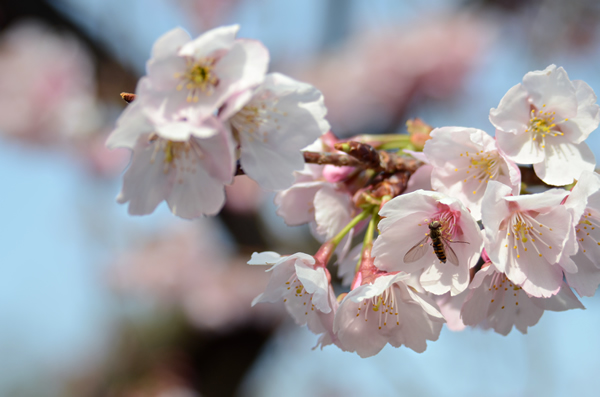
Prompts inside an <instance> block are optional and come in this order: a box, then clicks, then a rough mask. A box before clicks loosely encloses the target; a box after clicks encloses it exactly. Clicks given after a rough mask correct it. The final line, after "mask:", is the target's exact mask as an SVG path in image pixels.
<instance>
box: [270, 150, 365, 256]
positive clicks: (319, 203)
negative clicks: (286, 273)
mask: <svg viewBox="0 0 600 397" xmlns="http://www.w3.org/2000/svg"><path fill="white" fill-rule="evenodd" d="M309 149H310V150H314V151H322V150H324V144H323V142H322V141H321V140H320V139H319V140H317V141H316V142H314V143H313V144H312V145H310V146H309ZM327 169H328V167H326V166H322V165H316V164H306V165H305V166H304V168H303V169H302V170H301V171H295V172H294V175H295V178H296V181H295V183H294V184H293V185H292V186H291V187H290V188H289V189H286V190H283V191H280V192H278V193H277V195H276V196H275V205H276V206H277V207H278V208H277V215H279V216H281V217H282V218H283V219H284V221H285V223H286V225H288V226H297V225H303V224H305V223H308V224H309V225H310V230H311V233H312V234H313V235H314V236H315V238H316V239H317V240H319V241H320V242H325V241H328V240H330V239H331V238H333V237H334V236H335V235H336V234H338V233H339V232H340V231H341V230H342V229H343V228H344V226H346V225H347V224H348V223H349V222H350V221H351V220H352V217H353V216H355V215H356V214H357V213H358V212H359V210H358V209H357V208H356V206H355V205H354V203H353V201H352V192H351V191H350V190H349V188H348V186H346V185H345V184H344V183H342V182H331V181H330V180H328V179H327V178H326V177H333V179H334V180H337V175H331V174H329V175H328V174H327V172H326V171H327ZM353 233H354V232H353V231H350V233H349V234H348V235H347V236H346V237H345V238H344V239H343V240H342V242H341V244H340V245H339V246H338V247H337V250H336V252H337V255H338V261H341V260H343V258H344V257H345V255H346V253H347V252H348V250H349V249H350V243H351V241H352V236H353Z"/></svg>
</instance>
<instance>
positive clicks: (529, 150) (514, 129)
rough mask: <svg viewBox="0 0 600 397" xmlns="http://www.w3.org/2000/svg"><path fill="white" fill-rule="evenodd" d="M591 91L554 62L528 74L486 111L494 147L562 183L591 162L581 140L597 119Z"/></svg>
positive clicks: (599, 120)
mask: <svg viewBox="0 0 600 397" xmlns="http://www.w3.org/2000/svg"><path fill="white" fill-rule="evenodd" d="M596 99H597V98H596V94H594V91H593V90H592V88H591V87H590V86H589V85H588V84H587V83H585V82H583V81H581V80H574V81H571V80H569V76H568V75H567V72H565V70H564V69H563V68H562V67H560V68H557V67H556V65H550V66H548V67H547V68H546V69H545V70H537V71H534V72H529V73H527V74H526V75H525V77H523V82H522V83H520V84H517V85H515V86H514V87H512V88H511V89H510V90H508V92H507V93H506V95H505V96H504V98H502V100H501V101H500V104H499V105H498V108H495V109H492V110H491V111H490V121H491V122H492V124H493V125H494V126H495V127H496V129H497V130H496V138H497V140H498V146H499V147H500V148H501V149H502V150H503V151H504V152H505V153H506V155H507V156H508V157H509V158H510V159H512V160H513V161H515V162H517V163H521V164H534V166H533V168H534V170H535V173H536V174H537V175H538V176H539V177H540V179H542V180H543V181H544V182H546V183H548V184H550V185H567V184H569V183H571V182H573V179H575V178H577V177H578V176H579V174H580V173H581V171H582V170H587V171H592V170H593V169H594V167H595V164H596V160H595V158H594V155H593V153H592V151H591V150H590V148H589V147H588V146H587V144H585V143H584V142H583V141H584V140H585V139H586V138H587V137H588V135H589V134H590V133H591V132H592V131H594V130H595V129H596V128H597V127H598V124H599V123H600V107H599V106H598V105H597V104H596Z"/></svg>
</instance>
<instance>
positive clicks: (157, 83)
mask: <svg viewBox="0 0 600 397" xmlns="http://www.w3.org/2000/svg"><path fill="white" fill-rule="evenodd" d="M186 68H187V63H186V61H185V59H184V58H181V57H178V56H172V57H166V58H158V59H154V58H153V59H150V60H149V61H148V62H147V63H146V70H147V73H148V79H149V85H148V88H149V89H150V90H156V91H167V90H174V89H175V88H176V87H177V84H179V82H180V79H178V78H177V77H176V76H178V75H179V74H180V73H181V71H183V70H185V69H186ZM180 96H181V98H182V100H185V95H180ZM138 99H139V98H136V101H137V100H138ZM142 99H143V97H142Z"/></svg>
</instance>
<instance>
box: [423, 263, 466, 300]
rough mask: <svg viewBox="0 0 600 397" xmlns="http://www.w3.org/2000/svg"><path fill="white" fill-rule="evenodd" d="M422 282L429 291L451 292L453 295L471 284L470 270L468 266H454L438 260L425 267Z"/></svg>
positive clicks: (438, 292) (440, 293) (437, 293)
mask: <svg viewBox="0 0 600 397" xmlns="http://www.w3.org/2000/svg"><path fill="white" fill-rule="evenodd" d="M420 282H421V285H422V286H423V288H424V289H425V291H427V292H431V293H432V294H436V295H443V294H445V293H446V292H450V293H451V295H452V296H455V295H458V294H460V293H461V292H463V291H464V290H466V289H467V287H468V286H469V270H468V268H467V267H466V266H454V265H452V264H450V263H448V262H446V263H441V262H440V261H439V260H438V261H435V262H434V263H433V265H431V266H430V267H429V268H427V269H425V271H424V272H423V274H421V278H420Z"/></svg>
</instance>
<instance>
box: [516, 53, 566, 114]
mask: <svg viewBox="0 0 600 397" xmlns="http://www.w3.org/2000/svg"><path fill="white" fill-rule="evenodd" d="M523 87H524V88H525V90H527V93H528V94H529V100H530V102H531V103H532V104H533V105H534V106H535V107H536V108H538V109H541V108H542V107H545V108H546V111H548V112H556V119H564V118H570V117H574V116H575V115H576V114H577V95H576V91H575V87H574V86H573V83H571V80H569V76H568V75H567V72H566V71H565V70H564V69H563V68H562V67H559V68H557V67H556V65H550V66H548V67H547V68H546V69H544V70H536V71H534V72H529V73H527V74H526V75H525V77H523Z"/></svg>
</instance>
